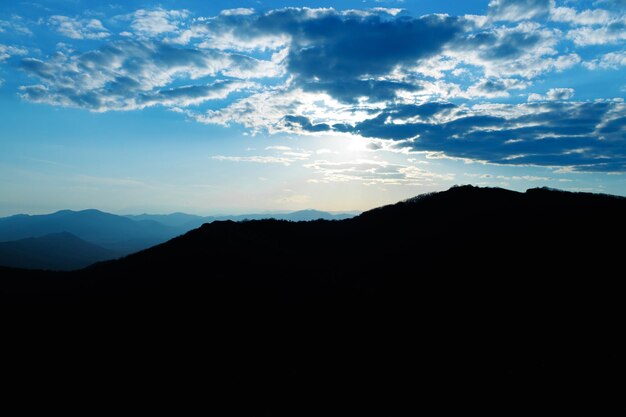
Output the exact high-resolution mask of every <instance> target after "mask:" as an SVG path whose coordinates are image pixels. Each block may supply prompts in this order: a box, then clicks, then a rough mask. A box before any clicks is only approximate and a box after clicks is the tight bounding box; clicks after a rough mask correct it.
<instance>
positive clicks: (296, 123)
mask: <svg viewBox="0 0 626 417" xmlns="http://www.w3.org/2000/svg"><path fill="white" fill-rule="evenodd" d="M284 122H285V127H287V128H288V129H294V130H304V131H306V132H327V131H329V130H331V127H330V126H329V125H328V124H326V123H320V124H313V123H311V121H310V120H309V119H308V118H307V117H304V116H293V115H287V116H285V118H284Z"/></svg>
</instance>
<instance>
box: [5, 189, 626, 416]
mask: <svg viewBox="0 0 626 417" xmlns="http://www.w3.org/2000/svg"><path fill="white" fill-rule="evenodd" d="M625 214H626V199H624V198H619V197H612V196H604V195H592V194H578V193H566V192H560V191H555V190H549V189H533V190H528V191H527V192H525V193H517V192H513V191H507V190H503V189H488V188H475V187H470V186H465V187H455V188H452V189H450V190H448V191H446V192H442V193H434V194H429V195H424V196H420V197H417V198H414V199H411V200H408V201H405V202H401V203H398V204H395V205H390V206H386V207H382V208H379V209H375V210H371V211H368V212H366V213H363V214H362V215H360V216H358V217H355V218H352V219H348V220H343V221H339V222H331V221H321V220H320V221H313V222H303V223H293V222H287V221H278V220H263V221H249V222H240V223H235V222H232V221H224V222H214V223H211V224H205V225H203V226H202V227H200V228H199V229H196V230H193V231H191V232H189V233H187V234H185V235H184V236H180V237H178V238H175V239H173V240H170V241H168V242H166V243H164V244H161V245H159V246H156V247H154V248H151V249H148V250H146V251H143V252H140V253H138V254H134V255H131V256H128V257H126V258H124V259H121V260H118V261H112V262H106V263H101V264H97V265H94V266H92V267H90V268H88V269H85V270H82V271H78V272H75V273H68V274H54V275H49V276H48V275H46V274H44V273H30V275H29V273H27V272H25V271H17V270H7V269H5V270H3V271H2V272H3V273H2V275H3V277H2V281H1V283H2V284H1V285H2V291H3V292H2V300H3V302H4V303H5V304H6V303H7V302H13V303H25V305H26V308H27V309H28V310H29V311H31V312H32V311H39V310H44V311H46V312H48V313H49V312H54V311H62V312H64V313H66V312H67V311H68V310H69V311H70V312H71V313H70V314H69V316H70V317H71V319H70V320H69V322H70V323H72V324H73V325H75V326H78V327H80V328H81V329H83V330H82V331H81V334H83V333H84V332H85V331H87V334H89V332H88V330H89V329H91V330H93V329H98V330H97V331H95V330H94V332H96V333H97V340H101V341H102V340H103V339H102V334H105V335H106V337H105V338H104V341H103V342H102V343H103V344H101V345H98V349H104V347H106V348H107V349H109V348H112V346H114V345H115V343H118V342H119V341H123V343H124V344H125V345H128V346H137V348H136V349H138V350H137V352H139V351H140V352H142V353H141V355H140V356H139V359H138V362H137V363H138V365H137V363H136V364H135V365H136V366H139V367H140V368H141V369H142V372H144V374H142V375H143V376H144V377H146V376H147V377H148V378H147V379H148V381H149V380H150V377H149V376H150V375H156V374H154V373H155V372H156V370H155V368H154V367H153V366H154V361H157V360H158V361H159V363H160V364H161V365H160V367H159V371H158V373H157V374H159V375H162V374H165V375H168V377H171V378H182V377H183V375H184V371H183V369H191V368H192V369H194V370H196V371H197V372H200V373H203V372H207V373H209V372H210V374H211V375H212V377H213V378H216V379H217V380H219V381H221V382H220V384H221V385H222V386H229V387H231V386H232V387H234V386H237V387H238V388H236V389H238V390H241V391H240V392H242V393H245V395H248V396H249V397H248V398H250V401H253V404H254V406H252V407H250V403H246V404H242V403H240V404H238V405H241V406H245V407H247V408H248V409H249V410H253V411H257V412H258V414H261V415H265V414H267V415H272V414H290V413H291V414H297V415H300V414H320V413H324V411H325V410H328V409H329V407H334V408H332V409H333V410H334V412H339V413H343V414H352V413H355V412H368V413H369V412H374V413H378V414H379V415H383V414H389V415H396V414H398V413H400V412H401V410H406V407H407V406H408V407H411V406H413V407H415V401H417V402H419V405H420V407H417V408H416V409H424V408H423V407H429V408H430V407H432V409H433V410H439V412H441V411H444V412H445V411H449V412H454V411H457V412H458V411H462V410H482V412H484V413H495V414H498V413H499V414H505V415H510V414H525V413H530V412H532V411H535V410H539V409H541V410H542V411H544V410H545V411H548V412H549V411H552V412H562V411H569V410H578V411H580V410H583V409H585V410H590V411H591V410H594V411H595V412H598V411H600V412H602V411H605V412H608V411H616V410H621V411H624V406H623V403H622V402H621V400H619V398H620V397H621V393H622V392H623V389H624V388H625V387H624V384H623V382H621V381H620V380H621V379H622V378H621V376H620V375H622V373H623V371H624V370H626V367H625V363H624V357H623V348H624V346H623V343H622V341H621V339H622V338H621V330H620V329H621V327H622V325H623V321H624V318H625V315H624V310H625V308H626V304H625V303H624V301H623V300H624V285H623V278H622V274H621V273H620V271H621V269H622V262H621V257H622V255H621V252H622V250H621V247H620V246H619V245H615V244H614V243H612V242H615V241H617V242H619V241H620V239H621V237H622V236H624V233H625V232H626V215H625ZM73 312H80V318H78V317H77V316H76V315H74V314H73ZM46 329H47V330H46V331H49V328H46ZM85 329H87V330H85ZM56 332H57V330H55V334H57V333H56ZM73 335H74V336H75V334H73ZM92 336H93V335H92ZM81 337H82V336H81ZM116 341H117V342H116ZM129 349H133V351H134V349H135V348H134V347H132V348H129ZM209 352H210V353H209ZM128 357H129V356H128V355H127V354H126V353H117V354H112V356H111V357H110V362H109V359H106V360H105V361H104V362H105V363H107V364H108V366H112V367H113V368H115V367H117V366H122V365H120V364H127V363H128V362H127V361H128ZM174 357H175V358H177V359H176V360H177V362H176V363H177V365H176V366H173V362H171V361H170V360H171V359H173V358H174ZM102 366H103V369H105V368H106V366H104V365H102ZM97 369H100V368H99V366H98V368H97ZM105 371H106V370H105ZM148 383H150V382H148ZM183 385H185V386H187V385H186V384H183ZM196 388H197V387H196ZM181 389H182V388H181ZM189 389H191V388H189ZM233 389H234V388H233ZM320 390H321V391H320ZM277 392H280V393H281V394H280V395H279V396H277V394H276V393H277ZM320 392H323V394H322V393H320Z"/></svg>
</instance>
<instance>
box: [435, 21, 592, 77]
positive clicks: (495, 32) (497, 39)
mask: <svg viewBox="0 0 626 417" xmlns="http://www.w3.org/2000/svg"><path fill="white" fill-rule="evenodd" d="M560 36H561V33H560V32H559V31H558V30H556V29H548V28H545V27H543V26H541V25H539V24H538V23H535V22H522V23H519V24H518V25H517V26H514V27H494V28H490V29H486V30H482V31H479V32H475V33H470V34H468V35H467V36H466V37H464V38H462V39H461V40H458V41H456V42H455V43H453V44H452V45H450V47H449V48H448V50H447V51H446V52H445V53H446V54H447V55H449V56H451V57H453V58H455V59H456V60H457V61H458V62H460V63H464V64H466V65H471V66H475V67H479V68H482V70H483V72H484V75H485V76H486V77H489V78H500V77H501V76H502V74H507V76H508V77H513V76H520V77H524V78H529V79H530V78H535V77H537V76H539V75H542V74H544V73H546V72H549V71H554V70H557V71H559V70H562V69H564V68H567V67H568V66H571V65H574V64H575V63H577V62H578V61H579V60H580V58H579V57H578V55H577V54H575V53H572V54H569V55H559V51H558V49H557V44H558V42H559V38H560Z"/></svg>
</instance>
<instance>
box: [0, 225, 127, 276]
mask: <svg viewBox="0 0 626 417" xmlns="http://www.w3.org/2000/svg"><path fill="white" fill-rule="evenodd" d="M119 255H120V254H117V253H115V252H113V251H110V250H107V249H104V248H101V247H99V246H96V245H93V244H91V243H89V242H85V241H84V240H82V239H79V238H77V237H76V236H74V235H72V234H70V233H54V234H50V235H45V236H42V237H31V238H27V239H21V240H17V241H13V242H0V265H4V266H10V267H15V268H27V269H51V270H72V269H80V268H84V267H86V266H89V265H91V264H93V263H96V262H100V261H105V260H109V259H114V258H117V257H119Z"/></svg>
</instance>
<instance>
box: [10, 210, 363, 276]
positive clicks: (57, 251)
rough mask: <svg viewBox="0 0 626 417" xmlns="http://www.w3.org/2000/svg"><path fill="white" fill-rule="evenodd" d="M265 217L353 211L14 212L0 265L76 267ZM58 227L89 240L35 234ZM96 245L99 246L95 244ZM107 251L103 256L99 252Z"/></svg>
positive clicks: (335, 216) (298, 218)
mask: <svg viewBox="0 0 626 417" xmlns="http://www.w3.org/2000/svg"><path fill="white" fill-rule="evenodd" d="M270 217H274V218H279V219H281V220H289V221H310V220H316V219H326V220H342V219H346V218H350V217H353V215H351V214H331V213H327V212H323V211H318V210H302V211H297V212H293V213H282V214H246V215H238V216H208V217H201V216H194V215H190V214H185V213H173V214H168V215H150V214H142V215H137V216H117V215H114V214H110V213H104V212H102V211H99V210H82V211H72V210H62V211H58V212H56V213H52V214H45V215H34V216H29V215H24V214H20V215H16V216H10V217H5V218H0V248H1V249H0V266H13V267H20V268H30V269H60V270H68V269H79V268H83V267H85V266H87V265H90V264H92V263H94V262H96V261H103V260H107V259H114V258H117V257H119V256H122V255H129V254H131V253H133V252H138V251H140V250H143V249H147V248H149V247H151V246H154V245H158V244H159V243H163V242H165V241H167V240H169V239H171V238H173V237H175V236H178V235H182V234H184V233H186V232H188V231H190V230H192V229H195V228H198V227H200V226H201V225H202V224H204V223H211V222H213V221H218V220H233V221H243V220H259V219H267V218H270ZM64 233H67V234H72V235H74V236H75V237H76V238H78V239H80V240H82V241H84V243H85V244H87V245H89V244H90V245H91V248H87V247H84V248H80V247H79V246H81V245H79V244H78V243H76V242H73V243H72V242H69V241H68V242H58V244H55V242H53V240H54V238H52V237H47V238H46V239H43V240H41V239H40V238H42V237H46V236H49V235H59V236H61V234H64ZM57 238H58V236H57ZM16 241H20V242H19V243H17V242H16ZM46 245H47V246H49V250H48V249H46ZM82 246H85V245H82ZM96 246H97V247H99V249H95V248H94V247H96ZM107 253H108V255H106V256H105V257H103V256H102V255H104V254H107Z"/></svg>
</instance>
